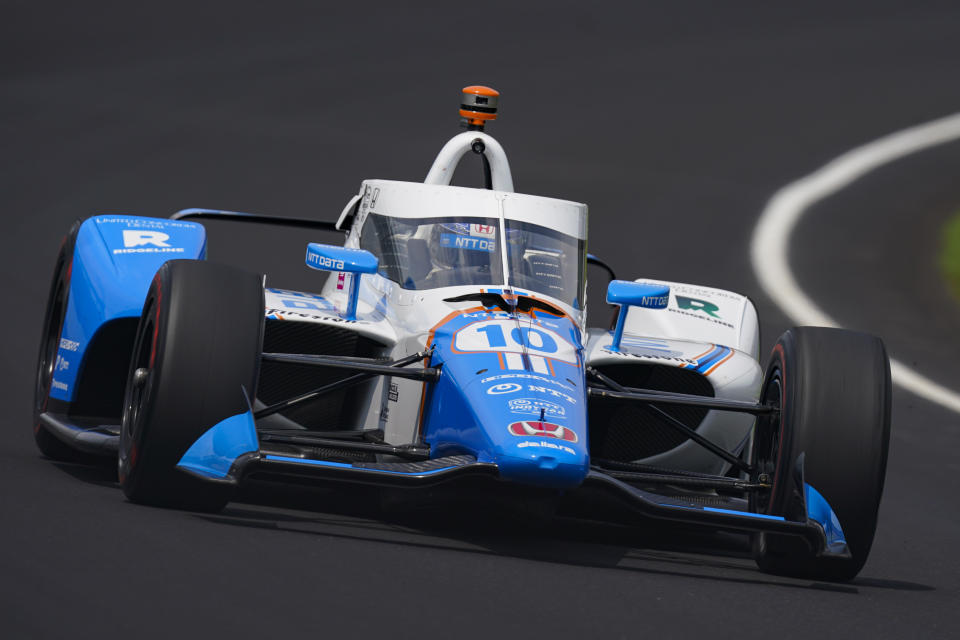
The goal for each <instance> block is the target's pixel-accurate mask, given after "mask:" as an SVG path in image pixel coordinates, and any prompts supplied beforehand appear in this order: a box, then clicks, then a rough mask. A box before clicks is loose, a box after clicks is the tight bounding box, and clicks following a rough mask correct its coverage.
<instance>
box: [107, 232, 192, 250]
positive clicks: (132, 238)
mask: <svg viewBox="0 0 960 640" xmlns="http://www.w3.org/2000/svg"><path fill="white" fill-rule="evenodd" d="M169 239H170V235H169V234H167V233H164V232H162V231H145V230H143V229H124V230H123V246H124V248H123V249H114V250H113V253H114V254H115V255H116V254H125V253H183V251H184V249H183V247H171V246H170V245H169V243H167V240H169Z"/></svg>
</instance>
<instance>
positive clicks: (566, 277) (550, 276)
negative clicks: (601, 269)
mask: <svg viewBox="0 0 960 640" xmlns="http://www.w3.org/2000/svg"><path fill="white" fill-rule="evenodd" d="M506 224H507V245H508V251H507V259H508V265H509V269H510V284H511V285H512V286H514V287H516V288H517V289H531V290H533V291H536V292H538V293H543V294H546V295H548V296H552V297H554V298H556V299H557V300H561V301H563V302H565V303H567V304H568V305H570V306H571V307H573V308H574V309H582V308H583V304H582V301H583V296H584V293H583V290H584V285H585V279H584V270H585V267H586V262H585V260H586V256H585V250H586V248H585V244H586V243H585V242H584V241H583V240H580V239H578V238H574V237H573V236H568V235H567V234H565V233H560V232H559V231H555V230H554V229H548V228H547V227H541V226H540V225H536V224H531V223H529V222H520V221H518V220H511V219H509V218H508V219H507V221H506Z"/></svg>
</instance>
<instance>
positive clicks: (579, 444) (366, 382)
mask: <svg viewBox="0 0 960 640" xmlns="http://www.w3.org/2000/svg"><path fill="white" fill-rule="evenodd" d="M498 100H499V94H498V93H497V92H496V91H495V90H493V89H490V88H488V87H482V86H471V87H467V88H465V89H464V90H463V93H462V99H461V105H460V116H461V118H462V124H463V126H464V127H465V128H466V131H463V132H461V133H459V134H458V135H456V136H454V137H453V138H452V139H451V140H450V141H449V142H448V143H447V144H446V145H445V146H444V147H443V149H442V150H441V151H440V153H439V155H438V156H437V158H436V160H435V161H434V163H433V165H432V167H431V168H430V170H429V172H428V173H427V176H426V179H425V180H424V181H423V182H422V183H415V182H399V181H391V180H379V179H378V180H373V179H371V180H365V181H363V183H362V185H361V187H360V190H359V193H357V194H356V195H354V196H353V197H352V198H351V199H350V200H349V202H348V203H347V205H346V207H344V209H343V211H342V213H341V215H340V216H339V219H338V220H336V221H335V222H332V221H319V220H311V219H295V218H277V217H269V216H260V215H254V214H247V213H239V212H227V211H216V210H207V209H185V210H183V211H180V212H178V213H176V214H174V215H173V216H171V218H170V219H158V218H147V217H137V216H131V215H95V216H93V217H90V218H88V219H86V220H84V221H82V222H78V223H77V224H75V225H74V227H73V228H72V229H71V230H70V232H69V233H68V234H67V236H66V238H65V239H64V241H63V243H62V245H61V247H60V251H59V256H58V258H57V262H56V266H55V269H54V276H53V282H52V285H51V289H50V295H49V302H48V305H47V311H46V317H45V321H44V325H43V336H42V341H41V347H40V356H39V365H38V373H37V384H36V399H35V413H34V433H35V437H36V442H37V444H38V446H39V448H40V450H41V452H42V453H43V454H45V455H46V456H48V457H50V458H53V459H57V460H71V459H72V460H76V459H78V458H83V457H89V456H90V455H99V456H115V457H116V459H117V461H118V468H119V482H120V485H121V487H122V489H123V492H124V494H125V495H126V497H127V498H128V499H129V500H131V501H133V502H136V503H142V504H148V505H158V506H166V507H176V508H185V509H196V510H207V511H213V510H219V509H221V508H223V507H224V506H225V505H226V504H227V502H228V501H229V500H230V499H231V496H232V495H233V494H234V491H235V490H236V489H237V487H238V486H242V485H244V483H246V482H248V481H250V480H252V479H262V480H277V481H281V482H303V483H307V484H322V485H332V486H343V483H353V484H359V485H373V486H377V487H382V488H383V490H384V491H385V492H386V491H393V492H396V491H398V490H402V491H403V492H405V493H407V494H416V493H417V492H420V493H422V492H424V491H428V493H427V495H430V496H434V495H440V494H442V493H444V492H446V493H447V495H454V496H458V497H464V498H466V497H467V496H470V495H475V494H487V495H492V496H496V499H497V500H503V501H510V500H513V499H519V500H527V501H535V502H536V503H537V505H538V506H539V507H540V508H544V509H548V510H552V511H557V512H561V511H562V512H563V513H574V514H578V515H583V516H584V517H589V518H598V519H611V520H615V521H622V522H628V523H631V524H636V525H638V526H644V527H655V526H667V525H671V524H674V523H676V524H680V525H682V526H683V527H694V528H697V527H699V528H702V529H703V530H705V531H718V530H719V531H740V532H747V533H748V534H750V535H751V536H752V538H753V541H754V544H753V553H754V556H755V558H756V561H757V563H758V565H759V566H760V568H761V569H763V570H765V571H769V572H774V573H780V574H786V575H793V576H803V577H811V578H815V579H822V580H848V579H851V578H853V577H854V576H855V575H856V574H857V573H858V571H859V570H860V569H861V567H862V566H863V564H864V562H865V561H866V559H867V556H868V554H869V551H870V547H871V543H872V541H873V537H874V532H875V529H876V524H877V512H878V506H879V503H880V498H881V494H882V491H883V482H884V475H885V470H886V459H887V449H888V442H889V430H890V368H889V362H888V358H887V354H886V351H885V348H884V345H883V342H882V341H881V340H880V339H879V338H877V337H874V336H870V335H866V334H862V333H856V332H852V331H846V330H840V329H830V328H816V327H800V328H794V329H790V330H788V331H787V332H786V333H784V334H783V335H782V336H781V337H780V339H779V340H778V341H777V343H776V345H775V347H774V348H773V352H772V354H771V355H770V357H769V358H768V359H767V361H766V366H763V365H762V364H761V363H760V362H759V361H758V356H759V348H760V339H759V322H758V317H757V312H756V309H755V307H754V305H753V304H752V302H751V301H750V300H749V299H748V298H746V297H745V296H742V295H739V294H737V293H733V292H730V291H724V290H721V289H717V288H713V287H708V286H700V285H692V284H683V283H676V282H665V281H660V280H651V279H643V278H641V279H638V280H633V281H630V280H618V279H616V277H615V275H614V274H613V270H612V269H611V268H610V267H609V266H608V265H606V263H604V262H603V261H602V260H600V259H599V258H597V257H595V256H593V255H591V254H588V253H587V206H586V205H584V204H581V203H577V202H571V201H567V200H562V199H556V198H548V197H542V196H536V195H526V194H520V193H516V192H515V191H514V188H513V179H512V174H511V171H510V166H509V163H508V161H507V156H506V154H505V152H504V150H503V147H501V145H500V144H499V143H498V142H497V141H496V140H495V139H494V138H493V137H491V136H490V135H488V134H487V133H485V131H484V129H485V126H486V125H487V124H488V123H489V122H491V121H492V120H494V119H495V118H496V115H497V107H498V104H497V103H498ZM468 153H473V154H477V155H479V156H480V159H481V160H482V166H483V168H484V184H485V188H477V189H474V188H465V187H458V186H452V185H451V184H450V181H451V177H452V175H453V173H454V171H455V169H456V167H457V165H458V163H459V161H460V160H461V158H462V157H464V156H465V155H466V154H468ZM203 219H218V220H230V221H235V222H237V223H252V224H279V225H286V226H294V227H299V228H303V229H307V230H312V231H314V232H316V231H327V232H331V231H333V232H339V233H342V234H343V236H344V238H345V239H344V242H343V246H335V245H329V244H319V243H314V242H309V243H308V244H307V246H306V258H305V262H306V267H308V268H311V269H315V270H319V271H322V272H328V275H327V277H326V281H325V284H324V285H323V286H322V288H321V289H320V291H319V292H317V293H314V292H303V291H293V290H289V289H282V288H276V287H274V286H273V283H269V286H268V283H266V280H265V277H264V276H262V275H260V274H256V273H250V272H247V271H244V270H241V269H238V268H235V267H231V266H226V265H222V264H217V263H214V262H208V261H207V260H205V253H206V235H205V228H204V227H203V225H202V224H201V223H199V222H196V220H203ZM307 239H309V238H307ZM588 265H597V266H599V267H600V268H601V269H604V270H606V271H607V272H608V273H609V276H610V278H611V281H610V282H609V286H608V289H607V295H606V301H605V302H606V303H608V304H610V305H615V307H618V311H617V312H616V314H615V317H614V319H612V321H610V322H609V323H606V326H602V327H600V328H594V327H588V324H587V311H588V305H587V298H586V273H587V268H588ZM602 302H603V301H601V304H600V305H599V308H598V307H597V305H590V306H589V309H590V312H591V315H597V316H598V317H599V316H605V315H607V314H608V313H609V311H608V309H609V307H607V306H606V305H605V304H602ZM600 324H601V325H603V324H605V323H604V322H603V321H602V320H601V322H600ZM337 483H341V484H337Z"/></svg>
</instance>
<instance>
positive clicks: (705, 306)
mask: <svg viewBox="0 0 960 640" xmlns="http://www.w3.org/2000/svg"><path fill="white" fill-rule="evenodd" d="M677 306H678V307H679V308H681V309H684V310H690V311H702V312H704V313H705V314H707V315H708V316H710V317H711V318H717V319H720V314H719V313H717V312H718V311H720V307H718V306H717V305H715V304H713V303H712V302H709V301H707V300H698V299H697V298H687V297H685V296H677Z"/></svg>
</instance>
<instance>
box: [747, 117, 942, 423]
mask: <svg viewBox="0 0 960 640" xmlns="http://www.w3.org/2000/svg"><path fill="white" fill-rule="evenodd" d="M958 139H960V113H955V114H952V115H949V116H946V117H943V118H939V119H937V120H932V121H930V122H926V123H923V124H919V125H916V126H913V127H909V128H907V129H902V130H900V131H897V132H894V133H891V134H888V135H886V136H883V137H882V138H878V139H877V140H874V141H872V142H869V143H867V144H865V145H862V146H859V147H855V148H853V149H851V150H850V151H847V152H846V153H844V154H842V155H840V156H838V157H837V158H835V159H833V160H831V161H830V162H828V163H827V164H825V165H824V166H822V167H821V168H820V169H818V170H816V171H814V172H813V173H811V174H809V175H806V176H804V177H803V178H800V179H799V180H796V181H794V182H791V183H790V184H787V185H786V186H784V187H782V188H781V189H779V190H778V191H777V192H776V193H774V194H773V196H772V197H771V198H770V200H769V202H768V203H767V205H766V207H765V208H764V210H763V212H762V213H761V214H760V218H759V220H758V222H757V224H756V226H755V227H754V230H753V236H752V238H751V241H750V262H751V265H752V267H753V272H754V274H755V275H756V277H757V280H758V281H759V282H760V286H761V288H762V289H763V291H764V293H766V294H767V296H769V297H770V298H771V299H772V300H773V302H774V303H775V304H776V305H777V306H778V307H779V308H780V310H781V311H783V312H784V313H785V314H786V315H787V317H789V318H790V319H791V320H792V321H793V322H795V323H797V324H798V325H820V326H827V327H838V326H840V325H839V324H838V323H837V322H836V321H835V320H833V318H831V317H830V316H829V315H827V314H826V312H824V311H823V310H822V309H820V307H818V306H817V304H816V303H815V302H814V301H813V300H812V299H811V298H810V296H809V295H807V294H806V293H805V292H804V291H803V290H802V289H801V288H800V285H799V284H798V283H797V281H796V278H794V276H793V273H792V272H791V271H790V262H789V260H790V255H789V249H790V236H791V234H792V233H793V230H794V229H795V228H796V226H797V224H798V223H799V221H800V219H801V218H802V217H803V215H804V214H805V213H806V212H807V211H808V210H810V208H811V207H812V206H813V205H815V204H817V203H818V202H820V201H821V200H824V199H826V198H828V197H830V196H832V195H834V194H836V193H837V192H839V191H841V190H843V189H844V188H846V187H847V186H849V185H850V184H852V183H853V182H855V181H856V180H858V179H859V178H861V177H863V176H864V175H866V174H868V173H870V172H871V171H873V170H875V169H878V168H880V167H882V166H884V165H886V164H889V163H890V162H893V161H895V160H899V159H900V158H904V157H906V156H908V155H911V154H913V153H917V152H919V151H923V150H925V149H929V148H931V147H935V146H939V145H942V144H946V143H948V142H952V141H955V140H958ZM890 373H891V375H892V377H893V381H894V383H896V384H897V385H899V386H901V387H903V388H904V389H906V390H908V391H910V392H912V393H914V394H916V395H918V396H920V397H921V398H924V399H926V400H929V401H931V402H934V403H936V404H939V405H941V406H943V407H946V408H947V409H950V410H952V411H956V412H958V413H960V393H957V392H956V391H954V390H953V389H949V388H947V387H945V386H943V385H941V384H939V383H938V382H935V381H933V380H931V379H929V378H927V377H926V376H924V375H922V374H921V373H919V372H917V371H915V370H914V369H911V368H910V367H908V366H907V365H905V364H904V363H903V362H901V361H899V360H897V359H896V358H891V359H890Z"/></svg>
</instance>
